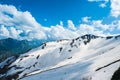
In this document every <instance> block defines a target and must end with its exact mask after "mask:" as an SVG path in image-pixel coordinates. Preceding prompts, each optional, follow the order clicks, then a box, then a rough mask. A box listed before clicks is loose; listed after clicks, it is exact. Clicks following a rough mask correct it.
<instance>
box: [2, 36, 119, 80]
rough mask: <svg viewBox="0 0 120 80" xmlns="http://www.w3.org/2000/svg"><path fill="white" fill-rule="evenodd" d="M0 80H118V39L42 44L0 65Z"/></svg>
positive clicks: (109, 37) (80, 38) (94, 37)
mask: <svg viewBox="0 0 120 80" xmlns="http://www.w3.org/2000/svg"><path fill="white" fill-rule="evenodd" d="M11 46H12V45H11ZM26 51H27V50H26ZM0 80H120V36H108V37H101V36H95V35H91V34H87V35H83V36H80V37H78V38H75V39H71V40H59V41H52V42H47V43H43V44H42V45H41V46H39V47H37V48H35V49H32V50H30V51H28V52H27V53H25V54H22V55H20V56H19V57H9V58H7V59H6V60H5V61H3V62H2V63H0Z"/></svg>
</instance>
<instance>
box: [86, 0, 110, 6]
mask: <svg viewBox="0 0 120 80" xmlns="http://www.w3.org/2000/svg"><path fill="white" fill-rule="evenodd" d="M88 1H89V2H100V4H99V6H100V7H101V8H105V7H106V5H107V3H108V2H109V0H88Z"/></svg>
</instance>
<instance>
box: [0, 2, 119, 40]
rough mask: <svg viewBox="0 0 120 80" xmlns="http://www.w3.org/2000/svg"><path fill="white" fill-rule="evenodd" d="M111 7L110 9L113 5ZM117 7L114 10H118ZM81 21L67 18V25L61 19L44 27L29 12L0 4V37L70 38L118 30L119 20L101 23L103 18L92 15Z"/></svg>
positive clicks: (29, 38) (107, 33)
mask: <svg viewBox="0 0 120 80" xmlns="http://www.w3.org/2000/svg"><path fill="white" fill-rule="evenodd" d="M113 1H114V0H113ZM111 2H112V1H111ZM113 4H114V3H112V4H111V5H113ZM111 8H112V9H111V11H112V10H113V9H114V7H111ZM118 8H119V7H118ZM118 8H117V10H115V11H117V12H119V9H118ZM112 14H114V13H112ZM117 15H119V14H117ZM117 15H116V16H117ZM82 21H83V22H82V23H81V24H79V25H78V26H76V25H75V24H74V23H73V22H72V20H68V22H67V23H68V26H67V27H64V25H63V22H62V21H60V24H57V25H55V26H48V27H44V26H42V25H41V24H40V23H38V22H37V21H36V20H35V18H34V17H33V16H32V15H31V13H30V12H28V11H19V10H17V8H16V7H15V6H13V5H2V4H0V39H3V38H8V37H10V38H14V39H27V40H32V39H40V40H48V39H50V40H56V39H70V38H75V37H78V36H80V35H82V34H96V35H103V36H104V35H113V34H112V33H111V32H112V31H113V30H115V29H117V30H120V25H119V24H120V23H119V22H120V21H119V20H112V21H111V23H110V24H103V22H104V20H92V17H87V16H86V17H84V18H82Z"/></svg>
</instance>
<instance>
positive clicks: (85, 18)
mask: <svg viewBox="0 0 120 80" xmlns="http://www.w3.org/2000/svg"><path fill="white" fill-rule="evenodd" d="M90 18H91V17H88V16H86V17H83V18H82V21H83V22H89V21H90Z"/></svg>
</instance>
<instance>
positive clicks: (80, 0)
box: [0, 0, 110, 26]
mask: <svg viewBox="0 0 120 80" xmlns="http://www.w3.org/2000/svg"><path fill="white" fill-rule="evenodd" d="M0 2H1V3H2V4H10V5H14V6H16V8H17V9H19V10H21V11H29V12H30V13H31V14H32V15H33V17H35V19H36V20H37V21H38V22H39V23H41V24H42V25H44V26H51V25H56V24H58V23H59V22H60V21H63V22H64V25H65V26H66V24H67V20H72V21H73V22H74V24H75V25H79V23H80V22H81V21H80V20H81V18H82V17H85V16H92V19H102V18H104V17H106V16H108V14H109V13H110V7H109V5H110V3H107V7H105V8H101V7H100V6H98V5H99V3H96V2H93V3H91V2H89V1H87V0H0ZM102 2H104V1H101V2H100V3H102Z"/></svg>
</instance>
